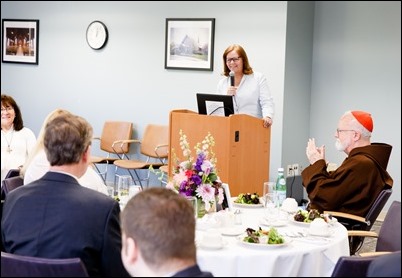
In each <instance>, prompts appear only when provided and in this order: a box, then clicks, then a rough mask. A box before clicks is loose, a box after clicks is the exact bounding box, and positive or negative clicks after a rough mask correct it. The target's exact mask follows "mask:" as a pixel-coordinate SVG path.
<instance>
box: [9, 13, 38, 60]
mask: <svg viewBox="0 0 402 278" xmlns="http://www.w3.org/2000/svg"><path fill="white" fill-rule="evenodd" d="M2 26H3V38H2V46H3V47H2V50H3V51H2V52H1V59H2V62H3V63H22V64H35V65H37V64H38V58H39V20H28V19H3V21H2Z"/></svg>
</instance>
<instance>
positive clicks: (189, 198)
mask: <svg viewBox="0 0 402 278" xmlns="http://www.w3.org/2000/svg"><path fill="white" fill-rule="evenodd" d="M186 198H187V200H189V202H190V203H191V205H192V207H193V209H194V218H195V219H197V218H198V204H197V203H198V202H197V198H196V197H194V196H187V197H186Z"/></svg>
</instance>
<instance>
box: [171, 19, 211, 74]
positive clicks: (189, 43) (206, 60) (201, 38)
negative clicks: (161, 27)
mask: <svg viewBox="0 0 402 278" xmlns="http://www.w3.org/2000/svg"><path fill="white" fill-rule="evenodd" d="M165 33H166V40H165V69H180V70H206V71H213V65H214V42H215V18H166V32H165Z"/></svg>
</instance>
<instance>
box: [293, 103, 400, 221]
mask: <svg viewBox="0 0 402 278" xmlns="http://www.w3.org/2000/svg"><path fill="white" fill-rule="evenodd" d="M372 132H373V119H372V117H371V114H370V113H367V112H365V111H347V112H345V113H344V114H343V115H342V117H341V118H340V120H339V122H338V128H337V129H336V132H335V138H336V142H335V146H336V148H337V149H338V151H343V152H345V153H346V155H347V156H348V157H347V158H346V159H345V160H344V161H343V162H342V164H341V165H340V166H339V168H337V169H336V170H335V171H331V172H328V171H327V163H326V161H325V147H324V146H321V147H316V144H315V140H314V139H309V141H308V143H307V148H306V155H307V158H308V160H309V161H310V166H308V167H306V168H305V169H304V170H303V171H302V173H301V176H302V179H303V186H304V187H305V188H306V190H307V194H308V197H309V199H310V205H309V208H311V209H317V210H318V211H320V212H323V211H325V210H327V211H339V212H345V213H350V214H354V215H358V216H362V217H364V216H365V215H366V214H367V212H368V211H369V209H370V208H371V206H372V204H373V203H374V201H375V199H376V198H377V196H378V194H379V193H380V192H381V191H382V190H383V189H385V188H391V187H392V185H393V180H392V178H391V176H390V175H389V174H388V172H387V171H386V168H387V164H388V160H389V156H390V154H391V150H392V146H390V145H388V144H384V143H370V137H371V133H372Z"/></svg>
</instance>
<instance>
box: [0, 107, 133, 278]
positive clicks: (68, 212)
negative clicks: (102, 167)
mask: <svg viewBox="0 0 402 278" xmlns="http://www.w3.org/2000/svg"><path fill="white" fill-rule="evenodd" d="M92 135H93V131H92V127H91V126H90V124H89V123H88V122H87V121H86V120H84V119H83V118H81V117H79V116H75V115H72V114H70V115H61V116H59V117H56V118H55V119H53V120H51V121H50V122H49V123H48V124H47V126H46V130H45V136H44V145H45V152H46V155H47V158H48V160H49V162H50V165H51V167H50V170H49V172H47V173H46V174H45V175H44V176H43V177H42V178H40V179H39V180H37V181H35V182H32V183H30V184H28V185H25V186H22V187H19V188H17V189H15V190H14V191H12V192H10V193H9V194H8V196H7V198H6V201H5V203H4V207H3V217H2V223H1V228H2V231H1V234H2V241H3V244H4V249H5V251H6V252H9V253H14V254H20V255H27V256H34V257H44V258H71V257H80V258H81V259H82V261H83V262H84V264H85V266H86V268H87V271H88V273H89V275H90V276H103V277H111V276H118V277H128V273H127V271H126V270H125V269H124V266H123V264H122V261H121V255H120V252H121V231H120V222H119V213H120V207H119V204H118V203H117V202H116V201H115V200H113V199H112V198H110V197H109V196H106V195H104V194H101V193H99V192H96V191H94V190H92V189H88V188H85V187H83V186H81V185H80V184H79V183H78V181H77V178H79V177H81V176H82V175H83V174H84V173H85V171H86V170H87V167H88V163H89V158H90V148H91V140H92Z"/></svg>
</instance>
